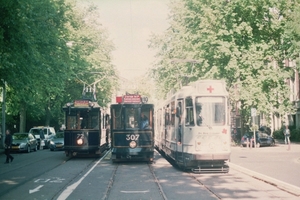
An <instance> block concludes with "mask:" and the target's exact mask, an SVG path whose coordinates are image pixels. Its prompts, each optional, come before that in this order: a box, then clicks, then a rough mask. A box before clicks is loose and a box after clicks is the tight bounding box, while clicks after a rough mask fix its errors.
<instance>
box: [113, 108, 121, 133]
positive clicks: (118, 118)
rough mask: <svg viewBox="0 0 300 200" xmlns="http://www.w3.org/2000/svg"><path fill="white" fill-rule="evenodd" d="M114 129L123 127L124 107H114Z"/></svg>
mask: <svg viewBox="0 0 300 200" xmlns="http://www.w3.org/2000/svg"><path fill="white" fill-rule="evenodd" d="M111 114H112V116H111V120H112V129H121V128H122V119H123V117H122V107H116V108H113V109H112V113H111Z"/></svg>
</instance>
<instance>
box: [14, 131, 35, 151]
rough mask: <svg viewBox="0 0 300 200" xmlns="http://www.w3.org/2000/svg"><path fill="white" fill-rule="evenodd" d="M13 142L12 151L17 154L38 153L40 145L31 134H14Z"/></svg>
mask: <svg viewBox="0 0 300 200" xmlns="http://www.w3.org/2000/svg"><path fill="white" fill-rule="evenodd" d="M12 138H13V142H12V146H11V151H17V152H22V151H24V152H27V153H29V152H31V151H32V150H33V151H36V150H37V147H38V143H37V140H36V138H35V137H34V135H33V134H31V133H14V134H13V135H12Z"/></svg>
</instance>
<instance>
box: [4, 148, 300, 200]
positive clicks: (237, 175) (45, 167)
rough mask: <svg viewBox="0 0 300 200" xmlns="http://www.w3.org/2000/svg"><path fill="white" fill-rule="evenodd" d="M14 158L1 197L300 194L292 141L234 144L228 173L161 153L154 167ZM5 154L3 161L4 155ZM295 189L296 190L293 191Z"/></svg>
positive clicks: (297, 153)
mask: <svg viewBox="0 0 300 200" xmlns="http://www.w3.org/2000/svg"><path fill="white" fill-rule="evenodd" d="M14 156H15V160H14V161H13V163H11V164H1V163H0V198H3V199H24V200H26V199H28V200H30V199H131V200H132V199H190V200H192V199H195V200H196V199H230V200H231V199H243V200H244V199H257V198H261V199H271V198H279V199H297V198H299V197H300V189H299V188H300V187H299V178H300V177H299V176H300V173H297V171H298V170H299V167H300V162H299V159H300V145H298V144H292V145H291V150H290V151H287V146H285V145H282V144H277V145H276V146H275V147H261V148H256V149H255V148H252V149H249V148H242V147H232V154H231V162H230V163H229V165H230V171H229V173H228V174H204V175H203V174H199V175H194V174H189V173H185V172H182V171H180V170H178V169H176V168H174V167H173V166H171V165H170V164H169V163H168V162H167V161H166V160H165V159H164V158H162V157H161V156H160V155H158V154H156V158H155V162H154V164H153V165H147V164H140V163H133V164H127V163H124V164H121V165H116V164H112V163H111V161H110V158H109V157H108V156H106V157H103V158H97V159H95V158H78V159H76V158H75V159H71V160H69V159H68V158H67V157H66V156H65V155H64V152H62V151H60V152H51V151H49V150H41V151H37V152H32V153H29V154H27V153H20V154H19V153H18V154H14ZM0 158H1V159H3V162H4V160H5V156H4V155H3V154H0ZM151 168H153V171H154V175H153V176H152V175H151V173H150V171H151ZM154 176H155V177H157V178H156V179H155V177H154ZM253 177H254V178H253ZM261 180H263V181H261ZM108 188H111V189H109V190H108ZM282 189H283V190H282ZM291 189H292V190H294V191H292V192H289V190H291ZM284 190H285V191H287V192H284ZM293 192H296V193H297V192H299V195H297V196H298V197H297V196H295V195H292V194H295V193H293ZM105 194H107V195H105ZM297 194H298V193H297ZM105 197H108V198H105ZM133 197H134V198H133ZM150 197H151V198H150ZM165 197H166V198H165Z"/></svg>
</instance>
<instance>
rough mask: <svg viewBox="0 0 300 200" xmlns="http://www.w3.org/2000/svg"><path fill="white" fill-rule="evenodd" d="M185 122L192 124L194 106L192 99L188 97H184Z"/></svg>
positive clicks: (188, 124) (187, 124) (193, 123)
mask: <svg viewBox="0 0 300 200" xmlns="http://www.w3.org/2000/svg"><path fill="white" fill-rule="evenodd" d="M185 111H186V116H185V124H186V126H194V125H195V122H194V106H193V99H192V98H190V97H188V98H186V99H185Z"/></svg>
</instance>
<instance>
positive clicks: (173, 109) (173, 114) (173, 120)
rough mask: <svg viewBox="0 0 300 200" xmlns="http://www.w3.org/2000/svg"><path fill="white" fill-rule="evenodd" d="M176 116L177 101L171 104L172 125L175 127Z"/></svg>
mask: <svg viewBox="0 0 300 200" xmlns="http://www.w3.org/2000/svg"><path fill="white" fill-rule="evenodd" d="M175 114H176V108H175V101H172V102H171V125H172V126H174V125H175Z"/></svg>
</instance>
